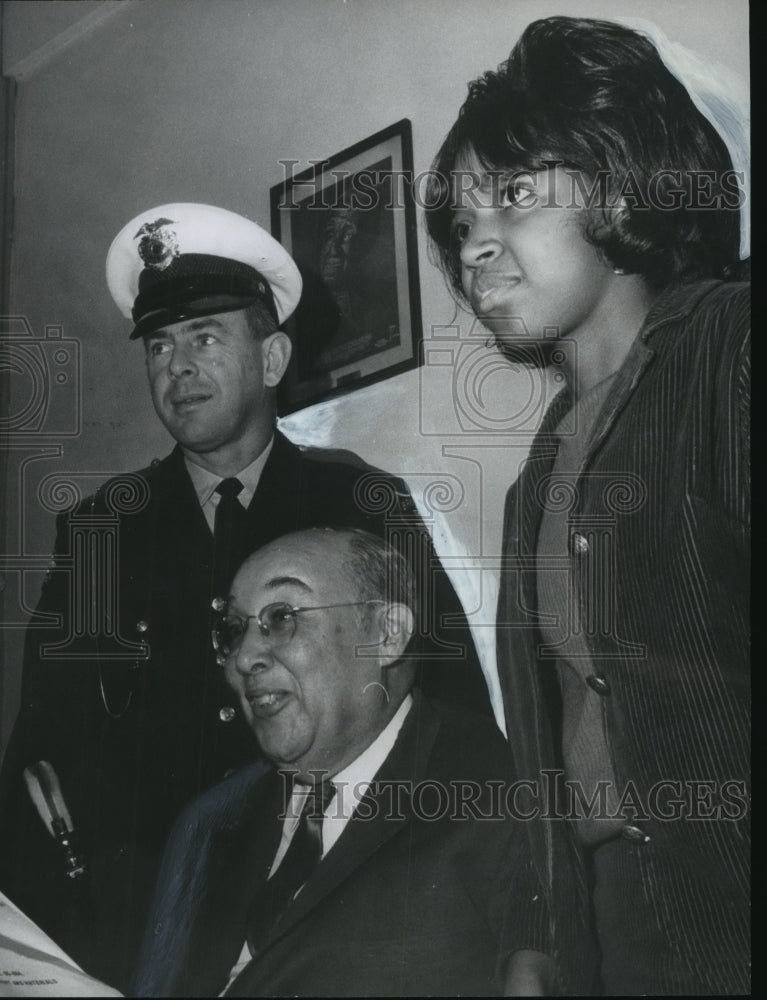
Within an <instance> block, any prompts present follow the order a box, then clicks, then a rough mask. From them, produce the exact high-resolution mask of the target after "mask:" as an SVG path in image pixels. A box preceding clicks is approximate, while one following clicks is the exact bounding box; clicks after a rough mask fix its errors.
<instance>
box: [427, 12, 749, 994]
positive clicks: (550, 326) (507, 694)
mask: <svg viewBox="0 0 767 1000" xmlns="http://www.w3.org/2000/svg"><path fill="white" fill-rule="evenodd" d="M742 180H743V178H742V176H740V175H738V174H737V173H736V172H735V171H734V170H733V165H732V160H731V157H730V154H729V152H728V149H727V146H726V145H725V143H724V141H723V140H722V138H721V137H720V135H719V133H718V131H717V129H716V128H714V126H713V125H712V124H711V123H710V122H709V121H708V119H707V118H706V117H705V116H704V115H703V114H702V113H701V112H700V111H699V110H698V108H697V107H696V105H695V103H694V102H693V100H692V98H691V96H690V94H689V93H688V91H687V89H686V88H685V86H684V85H683V84H682V83H681V82H680V81H679V79H677V77H676V76H675V75H673V74H672V73H671V72H670V71H669V69H668V68H667V67H666V65H665V64H664V62H663V60H662V59H661V57H660V55H659V52H658V50H657V49H656V47H655V45H654V44H653V43H652V42H651V41H650V40H649V39H648V38H647V37H645V36H644V35H642V34H640V33H637V32H635V31H633V30H630V29H628V28H626V27H623V26H621V25H618V24H613V23H607V22H601V21H590V20H581V19H572V18H565V17H553V18H548V19H545V20H541V21H536V22H535V23H533V24H531V25H530V26H529V27H528V28H527V29H526V30H525V32H524V33H523V35H522V37H521V38H520V40H519V42H518V43H517V45H516V46H515V47H514V49H513V50H512V52H511V55H510V57H509V59H508V60H507V62H505V63H504V64H503V65H502V66H501V67H500V68H499V69H498V71H497V72H488V73H486V74H485V75H484V76H483V77H482V78H480V79H478V80H476V81H474V82H473V83H471V84H470V86H469V96H468V98H467V100H466V102H465V103H464V105H463V107H462V108H461V111H460V113H459V116H458V119H457V121H456V123H455V125H454V126H453V128H452V129H451V131H450V133H449V134H448V136H447V138H446V139H445V141H444V143H443V145H442V147H441V149H440V150H439V152H438V154H437V157H436V159H435V162H434V165H433V184H432V190H431V192H430V193H429V204H432V205H438V207H437V208H435V209H433V210H431V211H429V212H428V213H427V225H428V229H429V234H430V237H431V240H432V242H433V245H434V247H435V248H436V251H437V254H438V258H439V262H440V264H441V266H442V268H443V270H444V272H445V274H446V275H447V277H448V280H449V281H450V283H451V285H452V287H453V288H454V290H455V292H456V293H457V295H458V296H459V298H461V299H462V300H463V301H464V302H466V303H468V304H469V305H470V307H471V309H472V310H473V311H474V313H475V314H476V316H477V317H478V318H479V319H480V320H481V321H482V323H483V324H484V325H485V326H486V327H487V328H488V329H489V330H490V331H491V332H492V334H493V336H494V338H495V341H496V344H497V345H498V347H499V349H500V350H501V351H502V352H503V353H504V354H505V355H506V356H508V357H509V358H510V359H512V360H515V361H522V362H526V363H529V364H537V365H540V366H546V365H552V364H554V365H557V366H559V368H560V370H561V371H562V373H563V374H564V376H565V389H564V390H563V391H562V392H561V393H560V394H559V396H557V397H556V399H555V400H554V402H553V403H552V405H551V407H550V408H549V411H548V412H547V414H546V416H545V418H544V422H543V425H542V427H541V429H540V432H539V433H538V435H537V437H536V439H535V441H534V442H533V445H532V448H531V452H530V456H529V458H528V461H527V463H526V465H525V467H524V469H523V472H522V474H521V475H520V477H519V479H518V480H517V482H516V483H514V485H513V486H512V487H511V490H510V492H509V496H508V499H507V506H506V514H505V523H504V542H503V554H504V569H503V571H502V575H501V593H500V599H499V611H498V666H499V673H500V680H501V686H502V690H503V693H504V702H505V710H506V721H507V729H508V734H509V739H510V741H511V744H512V747H513V749H514V754H515V760H516V766H517V769H518V771H520V773H521V777H523V778H525V779H527V780H528V781H530V782H532V783H533V784H532V785H531V786H530V787H531V788H533V789H534V790H535V793H536V795H537V799H536V810H534V811H533V812H534V817H535V818H534V819H533V820H532V821H531V822H530V823H529V824H528V829H529V832H530V836H531V841H532V847H533V852H534V856H535V858H536V859H537V864H538V867H539V874H540V877H541V881H542V883H543V884H544V885H546V886H547V887H548V890H549V893H550V897H551V898H550V906H551V910H552V914H553V925H554V926H553V930H554V934H555V941H556V947H557V957H558V959H559V964H560V972H561V975H562V980H563V981H562V988H563V989H564V990H565V991H573V992H582V991H590V990H597V991H603V992H605V993H609V994H613V995H626V994H642V993H646V994H710V993H719V994H732V993H740V992H747V991H748V989H749V985H748V967H749V945H748V839H747V833H746V827H747V810H746V798H747V782H748V777H749V772H748V741H749V703H748V676H749V675H748V570H747V560H748V513H749V506H748V485H749V484H748V465H747V461H748V447H747V433H748V286H747V285H745V284H742V283H739V282H737V281H735V280H734V279H735V278H736V277H737V276H738V274H739V272H740V271H741V270H742V265H741V262H740V260H739V242H740V209H741V206H742V203H743V198H744V194H743V187H742ZM555 779H556V780H555ZM555 784H556V786H557V787H556V789H555V788H554V785H555ZM555 791H556V795H554V792H555ZM591 943H593V944H595V945H596V948H595V950H594V952H592V951H591V950H590V944H591ZM592 954H593V955H594V956H595V963H596V964H595V966H594V967H592V962H591V959H592ZM594 968H595V969H596V972H595V974H594ZM592 976H593V978H592Z"/></svg>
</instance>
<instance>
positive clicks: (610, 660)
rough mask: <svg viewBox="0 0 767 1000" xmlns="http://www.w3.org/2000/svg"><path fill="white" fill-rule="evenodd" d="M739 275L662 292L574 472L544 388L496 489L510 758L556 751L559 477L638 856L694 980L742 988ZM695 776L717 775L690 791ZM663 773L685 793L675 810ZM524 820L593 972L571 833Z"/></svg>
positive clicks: (560, 405)
mask: <svg viewBox="0 0 767 1000" xmlns="http://www.w3.org/2000/svg"><path fill="white" fill-rule="evenodd" d="M748 293H749V288H748V286H747V285H737V284H723V283H722V282H718V281H706V282H700V283H697V284H693V285H686V286H681V287H676V288H672V289H670V290H669V291H667V292H665V293H664V294H663V295H662V296H661V297H660V298H659V300H658V301H657V302H656V304H655V305H654V307H653V308H652V310H651V311H650V313H649V315H648V317H647V319H646V321H645V324H644V326H643V328H642V331H641V333H640V335H639V337H638V338H637V341H636V343H635V344H634V346H633V348H632V350H631V352H630V354H629V356H628V357H627V358H626V361H625V362H624V364H623V366H622V367H621V369H620V371H619V372H618V374H617V376H616V379H615V383H614V385H613V386H612V388H611V391H610V395H609V397H608V399H607V400H606V402H605V404H604V408H603V410H602V412H601V414H600V416H599V417H598V419H597V422H596V425H595V427H594V429H593V431H592V435H591V440H590V442H589V444H588V445H587V449H586V456H585V460H584V464H583V467H582V468H581V469H580V471H579V472H578V474H577V475H576V476H573V477H571V482H569V483H567V484H563V486H564V487H566V489H564V488H562V485H559V484H556V483H554V482H552V481H551V480H550V478H549V476H550V474H551V470H552V466H553V462H554V457H555V455H556V449H557V437H556V435H555V434H554V429H555V428H557V427H558V425H559V424H560V422H561V421H562V419H563V417H564V415H565V414H566V412H567V410H568V408H569V407H570V406H571V405H572V399H571V398H569V397H568V396H567V395H565V394H563V395H562V396H560V397H558V398H557V399H556V400H555V401H554V403H553V404H552V406H551V408H550V410H549V412H548V413H547V415H546V417H545V420H544V424H543V426H542V428H541V431H540V433H539V434H538V436H537V437H536V440H535V442H534V444H533V447H532V449H531V452H530V455H529V458H528V460H527V463H526V465H525V467H524V469H523V471H522V474H521V475H520V477H519V479H518V481H517V482H516V483H515V484H514V486H513V487H512V488H511V490H510V492H509V495H508V498H507V504H506V516H505V524H504V570H503V573H502V579H501V591H500V596H499V610H498V664H499V673H500V681H501V687H502V691H503V695H504V704H505V711H506V720H507V727H508V733H509V739H510V742H511V745H512V749H513V753H514V757H515V763H516V767H517V770H518V771H519V773H521V774H522V775H523V776H524V777H526V778H529V779H530V780H533V781H537V782H539V783H540V782H541V781H542V775H544V779H543V780H544V782H545V780H546V778H545V772H549V774H551V772H553V771H556V770H557V769H558V768H561V755H560V752H559V751H560V747H559V741H560V729H559V725H560V723H559V720H560V714H561V706H560V705H559V704H558V701H559V691H558V686H557V684H556V680H555V676H554V672H553V671H554V663H555V659H556V657H558V656H562V657H567V654H568V651H567V644H566V643H565V645H564V646H562V647H559V648H549V647H546V646H545V645H543V640H542V638H541V635H540V632H539V631H538V628H537V625H536V583H535V573H536V562H535V552H536V546H537V537H538V530H539V527H540V522H541V515H542V512H543V504H544V503H545V502H546V498H547V497H549V498H551V502H557V500H558V499H559V500H561V498H562V496H564V495H565V493H566V494H567V496H569V497H570V498H571V507H570V511H569V522H570V557H569V560H568V564H567V566H565V567H564V569H565V570H566V571H567V572H568V573H569V574H570V581H571V584H570V585H571V588H572V590H571V592H572V594H573V597H574V599H575V600H577V601H579V602H580V620H581V621H582V622H584V623H586V625H585V633H586V641H587V643H588V646H589V652H590V655H591V661H592V664H593V668H594V676H593V677H592V678H591V679H590V680H591V681H592V682H593V683H596V684H597V689H598V693H600V694H601V695H602V704H603V711H604V715H603V718H604V726H605V730H606V735H607V744H608V746H609V749H610V753H611V756H612V764H613V769H614V774H615V779H616V782H617V791H618V794H619V795H620V794H622V793H623V791H624V790H627V789H629V788H630V787H632V785H633V788H635V789H636V799H637V800H638V802H639V803H640V810H639V813H638V817H637V821H636V822H635V823H634V824H632V825H634V826H636V827H637V828H639V829H641V830H642V833H641V834H636V833H635V834H634V837H635V838H638V839H636V840H635V843H636V844H637V849H639V850H641V851H642V852H643V854H642V857H643V861H642V863H643V865H645V866H646V871H647V872H649V873H652V872H653V871H654V870H655V868H656V867H658V870H660V867H661V866H662V868H663V870H664V871H665V872H666V873H667V875H666V876H664V878H663V879H662V880H661V879H660V878H658V877H655V876H653V875H652V874H647V875H646V879H645V885H646V893H647V896H648V899H649V900H650V906H651V907H652V908H653V910H654V914H655V917H654V919H655V920H657V921H658V926H659V927H660V928H661V929H662V932H663V933H666V934H667V936H668V939H669V940H671V941H674V942H676V947H677V949H678V952H679V954H680V955H681V956H683V957H682V958H680V962H679V969H695V970H697V972H698V974H699V975H700V977H701V979H700V981H701V982H702V983H703V984H704V986H703V987H701V988H702V989H703V992H707V991H708V990H712V991H714V992H720V991H722V992H726V993H737V992H741V991H747V988H748V987H747V971H746V970H747V965H748V959H749V943H748V844H749V840H748V830H747V817H746V809H745V803H746V796H747V792H746V783H747V781H748V778H749V761H748V756H749V719H750V712H749V691H748V685H749V662H748V659H749V658H748V632H749V622H748V610H749V574H748V560H749V530H748V517H749V480H748V401H749V396H748V360H749V359H748V342H749V338H748V335H749V324H748V318H749V313H748V309H749V295H748ZM600 574H601V575H600ZM594 593H597V594H598V595H600V596H601V597H603V601H602V604H601V605H600V607H601V609H602V617H601V618H600V617H599V616H598V615H597V614H596V611H595V602H594V601H593V600H592V599H591V598H592V597H593V594H594ZM595 678H598V679H599V680H598V681H596V680H595ZM694 781H699V782H700V781H702V782H710V783H711V784H710V788H711V792H710V793H709V792H707V793H706V794H705V795H704V799H705V804H704V805H703V806H702V807H700V806H698V807H696V806H695V804H694V797H695V794H696V793H695V786H694V785H692V784H691V782H694ZM664 782H675V783H677V782H678V783H679V784H678V785H675V786H669V785H668V784H666V785H665V786H664V785H663V783H664ZM630 783H631V784H630ZM664 787H665V791H664ZM706 787H709V786H706ZM658 792H660V793H661V794H660V797H659V798H654V796H655V795H657V794H658ZM672 792H674V793H675V794H676V797H677V798H678V799H679V800H680V801H681V802H682V803H683V806H682V808H683V813H682V814H681V815H679V816H677V818H676V819H674V818H673V813H674V808H675V807H673V806H670V805H669V801H668V800H669V796H670V794H671V793H672ZM562 801H564V800H562ZM563 809H564V811H566V810H567V806H566V805H565V806H564V807H563ZM561 812H562V809H560V814H561ZM696 812H697V815H696ZM664 814H665V816H664ZM527 829H528V832H529V834H530V837H531V848H532V851H533V855H534V858H535V860H536V864H537V866H538V871H539V875H540V878H541V881H542V883H543V884H544V886H545V889H546V892H547V893H548V895H549V898H550V902H551V907H552V917H553V920H554V927H555V945H556V948H557V950H558V953H559V955H560V959H561V965H562V966H563V967H564V968H566V969H569V970H570V971H571V975H572V982H571V986H570V988H571V989H572V990H574V991H578V990H584V989H586V990H587V989H588V988H589V976H590V972H589V968H588V956H589V949H588V947H587V946H586V945H585V944H584V934H585V924H586V911H587V910H588V906H589V900H588V894H587V891H586V883H585V878H584V874H583V869H582V865H581V859H580V858H579V853H578V851H577V847H576V845H575V843H574V842H573V840H572V839H571V838H570V837H568V829H567V825H566V824H565V823H563V822H562V821H561V819H560V820H557V819H556V818H553V819H552V820H551V821H546V822H542V823H536V824H534V823H530V824H528V825H527ZM626 835H627V836H628V835H629V831H626ZM644 836H646V837H649V840H648V841H646V842H645V841H644V840H643V839H641V838H643V837H644ZM640 845H641V846H640ZM668 873H671V874H668ZM703 900H705V901H706V902H705V903H704V902H702V901H703ZM633 904H634V901H632V900H631V899H630V898H627V899H626V903H625V905H626V906H627V907H628V908H631V907H632V905H633ZM579 914H580V919H577V918H576V916H577V915H579ZM597 919H599V914H597ZM723 950H724V951H725V952H726V953H727V955H728V956H729V957H730V958H731V959H732V962H731V963H730V965H729V966H728V967H727V968H726V969H725V966H724V964H723V962H722V951H723ZM654 960H655V956H652V955H650V956H647V961H648V962H650V963H652V962H653V961H654ZM733 964H734V965H735V966H736V968H737V973H735V974H733V971H732V966H733ZM679 969H677V970H676V972H678V971H679ZM676 972H675V970H672V969H668V970H658V975H659V980H660V981H663V977H664V976H666V975H667V976H668V979H667V980H666V982H667V984H668V985H667V986H666V987H665V988H664V991H668V992H674V991H675V989H676V988H678V980H675V979H674V975H675V974H676ZM675 984H676V985H675ZM705 984H708V989H706V987H705Z"/></svg>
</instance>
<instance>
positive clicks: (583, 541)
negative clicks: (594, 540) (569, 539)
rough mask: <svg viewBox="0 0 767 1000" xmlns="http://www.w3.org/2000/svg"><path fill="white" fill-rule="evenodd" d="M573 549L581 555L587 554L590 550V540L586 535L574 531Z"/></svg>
mask: <svg viewBox="0 0 767 1000" xmlns="http://www.w3.org/2000/svg"><path fill="white" fill-rule="evenodd" d="M573 549H574V550H575V552H576V553H577V554H578V555H579V556H585V555H586V553H587V552H588V551H589V540H588V538H586V536H585V535H581V534H580V532H578V531H576V532H574V533H573Z"/></svg>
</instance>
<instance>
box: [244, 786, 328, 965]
mask: <svg viewBox="0 0 767 1000" xmlns="http://www.w3.org/2000/svg"><path fill="white" fill-rule="evenodd" d="M334 795H335V788H334V787H333V784H332V782H330V781H325V782H319V783H318V784H316V785H312V786H311V787H310V789H309V793H308V795H307V796H306V799H305V800H304V807H303V810H302V812H301V816H300V817H299V820H298V824H297V826H296V829H295V831H294V833H293V839H292V840H291V842H290V846H289V847H288V850H287V852H286V854H285V857H284V858H283V859H282V864H281V865H280V867H279V868H278V869H277V871H276V872H275V873H274V874H273V875H272V877H271V878H270V879H269V881H268V882H267V883H266V886H265V887H264V889H263V891H262V892H260V893H259V894H258V896H257V897H256V899H255V900H254V901H253V904H252V905H251V908H250V913H249V915H248V947H249V948H250V951H251V954H253V955H256V954H258V952H259V951H261V950H262V948H264V947H265V946H266V945H267V944H268V943H269V940H270V938H271V936H272V934H273V931H274V929H275V928H276V926H277V924H278V922H279V920H280V918H281V917H282V915H283V913H284V912H285V911H286V910H287V908H288V906H290V903H291V902H292V900H293V897H294V896H295V894H296V893H297V892H298V890H299V889H300V888H301V886H302V885H304V884H305V883H306V882H307V881H308V880H309V877H310V876H311V874H312V872H313V871H314V869H315V868H316V867H317V865H318V864H319V861H320V858H321V857H322V820H323V815H324V812H325V810H326V809H327V807H328V805H329V804H330V801H331V799H332V798H333V796H334Z"/></svg>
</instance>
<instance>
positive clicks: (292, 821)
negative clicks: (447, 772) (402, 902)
mask: <svg viewBox="0 0 767 1000" xmlns="http://www.w3.org/2000/svg"><path fill="white" fill-rule="evenodd" d="M412 705H413V697H412V695H408V696H407V697H406V698H405V700H404V701H403V702H402V704H401V705H400V707H399V708H398V709H397V711H396V712H395V713H394V715H393V716H392V717H391V719H390V720H389V722H388V724H387V725H386V727H385V728H384V729H382V730H381V732H380V733H379V734H378V736H377V737H376V738H375V739H374V740H373V742H372V743H371V744H370V746H369V747H368V748H367V749H366V750H363V751H362V753H361V754H360V755H359V757H356V758H355V759H354V760H353V761H352V762H351V764H347V766H346V767H345V768H343V770H341V771H339V772H338V774H335V775H333V777H332V778H331V781H332V784H333V786H334V787H335V790H336V794H335V795H334V796H333V798H332V799H331V800H330V802H329V803H328V805H327V807H326V808H325V818H324V819H323V821H322V857H323V858H324V857H325V855H326V854H327V853H328V851H329V850H330V849H331V848H332V847H333V845H334V844H335V843H336V841H337V840H338V838H339V837H340V836H341V834H342V833H343V831H344V828H345V827H346V824H347V823H348V822H349V820H350V819H351V818H352V816H353V815H354V812H355V810H356V809H357V806H358V805H359V803H360V801H361V800H362V799H363V797H364V796H365V793H366V792H367V790H368V788H370V785H371V783H372V781H373V779H374V778H375V776H376V774H377V773H378V771H379V770H380V768H381V765H382V764H383V762H384V761H385V760H386V758H387V757H388V756H389V754H390V752H391V749H392V747H393V746H394V744H395V742H396V740H397V736H398V735H399V731H400V729H401V728H402V724H403V723H404V721H405V719H406V717H407V714H408V712H409V711H410V709H411V708H412ZM308 793H309V787H308V785H300V784H298V783H297V782H296V783H295V784H294V785H293V793H292V795H291V798H290V801H289V802H288V806H287V809H286V810H285V819H284V821H283V824H282V837H281V838H280V844H279V847H278V848H277V853H276V854H275V856H274V861H273V862H272V867H271V869H270V871H269V878H271V877H272V875H274V873H275V872H276V871H277V869H278V868H279V867H280V865H281V863H282V859H283V858H284V857H285V855H286V853H287V850H288V847H289V846H290V842H291V840H292V839H293V834H294V833H295V832H296V827H297V826H298V821H299V819H300V817H301V809H302V807H303V804H304V799H305V798H306V796H307V795H308ZM300 891H301V890H300V889H299V892H300ZM251 957H252V956H251V954H250V949H249V948H248V943H247V941H246V942H245V944H244V945H243V947H242V951H241V952H240V957H239V959H238V961H237V963H236V965H235V966H234V967H233V968H232V971H231V973H230V975H229V982H228V983H227V984H226V989H228V988H229V986H230V985H231V983H232V981H233V980H234V979H235V978H236V977H237V976H239V974H240V973H241V972H242V970H243V969H244V968H245V966H246V965H247V964H248V962H249V961H250V959H251ZM224 992H225V991H224Z"/></svg>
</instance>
